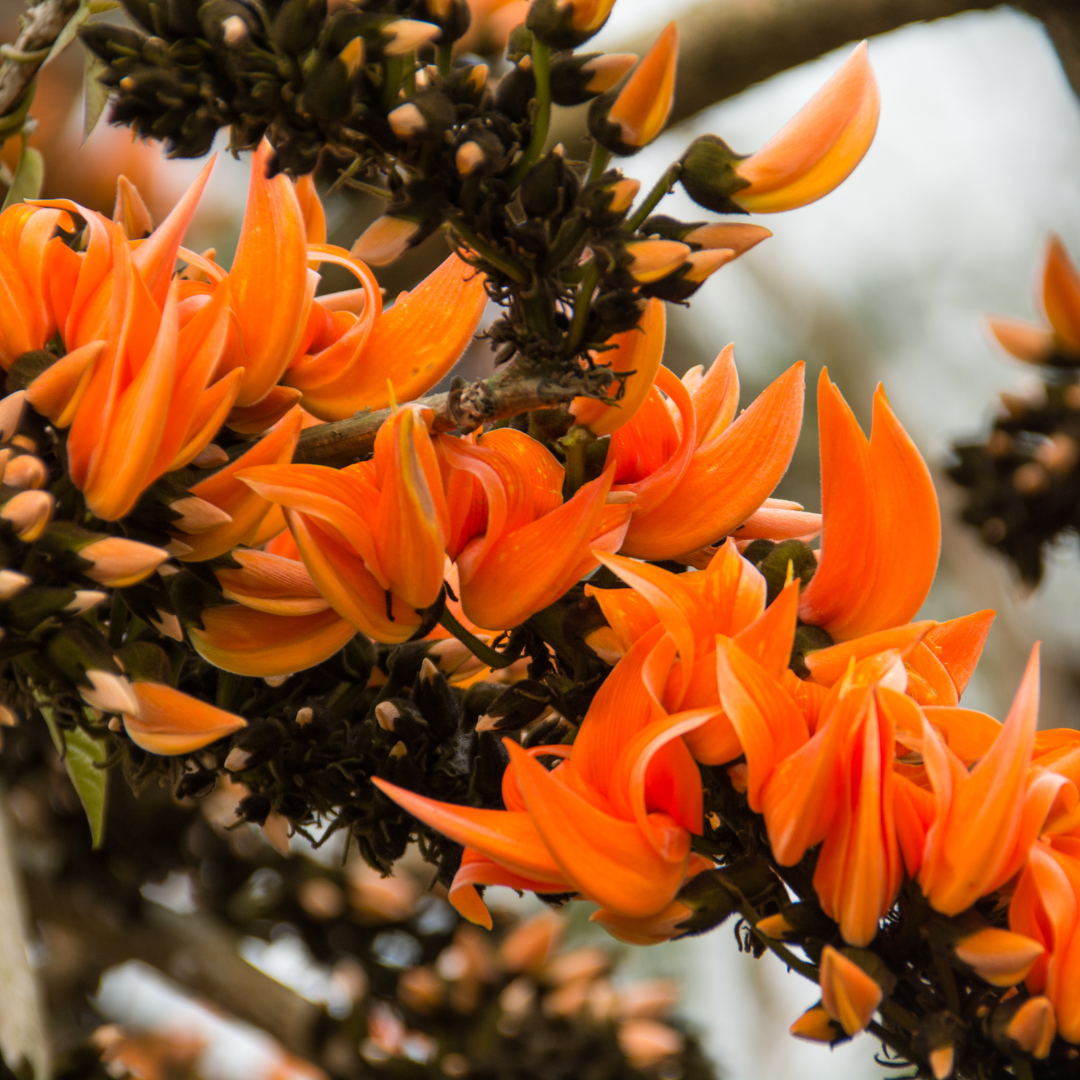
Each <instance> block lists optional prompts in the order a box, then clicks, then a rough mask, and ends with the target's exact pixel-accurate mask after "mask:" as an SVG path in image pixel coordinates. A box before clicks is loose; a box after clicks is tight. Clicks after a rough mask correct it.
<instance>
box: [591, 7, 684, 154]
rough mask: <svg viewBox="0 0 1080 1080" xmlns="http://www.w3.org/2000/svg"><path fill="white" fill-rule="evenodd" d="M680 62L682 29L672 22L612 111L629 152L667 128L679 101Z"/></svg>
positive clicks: (611, 118)
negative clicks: (675, 105) (678, 79)
mask: <svg viewBox="0 0 1080 1080" xmlns="http://www.w3.org/2000/svg"><path fill="white" fill-rule="evenodd" d="M678 61H679V30H678V27H676V25H675V23H673V22H670V23H668V24H667V26H665V27H664V29H663V30H662V31H661V33H660V36H659V37H658V38H657V39H656V41H655V43H654V44H653V47H652V48H651V49H650V50H649V51H648V52H647V53H646V54H645V56H644V57H643V58H642V60H641V63H639V64H638V66H637V67H636V68H635V69H634V72H633V74H632V75H631V76H630V78H629V79H627V80H626V85H625V86H624V87H623V88H622V90H620V91H619V94H618V96H617V97H616V98H615V101H614V103H613V104H612V106H611V108H610V109H609V110H608V114H607V120H608V123H609V124H614V125H615V126H616V127H617V128H618V129H619V138H620V141H621V142H622V143H623V145H624V147H625V148H626V149H627V150H628V152H630V153H633V152H636V151H637V150H639V149H641V147H643V146H647V145H648V144H649V143H651V142H652V141H653V139H655V138H656V136H657V135H659V134H660V132H661V131H663V130H664V125H665V124H666V123H667V119H668V116H670V115H671V106H672V105H673V104H674V103H675V71H676V68H677V67H678Z"/></svg>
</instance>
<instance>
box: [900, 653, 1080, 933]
mask: <svg viewBox="0 0 1080 1080" xmlns="http://www.w3.org/2000/svg"><path fill="white" fill-rule="evenodd" d="M1038 718H1039V647H1038V645H1036V646H1035V648H1033V649H1032V651H1031V658H1030V659H1029V661H1028V666H1027V670H1026V671H1025V673H1024V678H1023V681H1022V682H1021V683H1020V688H1019V690H1017V693H1016V698H1015V699H1014V701H1013V705H1012V708H1011V709H1010V710H1009V715H1008V717H1007V718H1006V720H1005V723H1004V725H1003V726H1002V728H1001V733H1000V735H999V736H998V737H997V739H995V740H994V743H993V745H992V746H991V747H990V748H989V750H988V751H987V752H986V753H985V754H984V755H983V757H982V758H981V759H980V761H979V763H978V764H977V765H976V766H975V768H974V769H972V770H971V772H970V773H968V771H967V769H966V768H965V767H964V765H963V763H962V762H961V761H960V760H959V758H957V757H956V755H955V754H953V753H952V752H951V751H949V749H948V748H947V747H946V746H945V744H944V742H943V741H942V739H941V737H940V736H939V735H938V734H937V733H936V732H935V731H934V729H933V727H931V725H930V722H929V721H928V720H926V719H925V718H924V720H923V738H922V747H921V751H922V755H923V761H924V763H925V765H926V772H927V775H928V776H929V779H930V784H931V786H932V788H933V792H934V799H935V803H936V809H935V820H934V823H933V825H932V826H931V828H930V829H929V831H928V833H927V836H926V844H925V849H924V856H923V861H922V867H921V869H920V870H919V885H920V886H921V888H922V890H923V892H924V893H925V894H926V896H927V898H928V899H929V901H930V904H931V906H932V907H934V908H935V909H936V910H938V911H940V912H942V913H943V914H945V915H956V914H958V913H959V912H961V911H964V910H966V909H967V908H969V907H970V906H971V905H972V904H973V903H975V901H976V900H978V899H979V898H980V897H981V896H986V895H987V894H988V893H991V892H994V891H995V890H996V889H999V888H1000V887H1001V886H1002V885H1004V884H1005V883H1006V882H1007V881H1008V880H1009V879H1010V878H1011V877H1012V876H1013V875H1014V874H1016V873H1017V871H1018V870H1020V869H1021V867H1022V866H1023V865H1024V863H1025V861H1026V860H1027V857H1028V853H1029V852H1030V851H1031V848H1032V845H1033V844H1034V842H1035V839H1036V837H1037V836H1038V835H1039V833H1040V831H1041V830H1042V828H1043V826H1044V824H1045V823H1046V822H1047V819H1048V818H1050V817H1051V816H1052V815H1054V814H1056V813H1059V812H1061V811H1062V810H1066V811H1067V810H1070V809H1072V807H1073V806H1075V804H1076V801H1077V791H1076V788H1075V786H1074V785H1073V784H1072V783H1071V782H1070V781H1069V780H1067V779H1066V778H1065V777H1063V776H1061V775H1059V774H1057V773H1053V772H1048V771H1046V770H1044V769H1041V768H1040V769H1035V770H1033V769H1032V768H1031V763H1032V753H1033V751H1034V748H1035V728H1036V725H1037V723H1038Z"/></svg>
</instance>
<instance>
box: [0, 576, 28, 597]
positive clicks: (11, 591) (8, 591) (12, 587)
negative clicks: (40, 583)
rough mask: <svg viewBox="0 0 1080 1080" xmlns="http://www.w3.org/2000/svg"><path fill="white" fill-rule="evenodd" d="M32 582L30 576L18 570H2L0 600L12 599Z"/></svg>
mask: <svg viewBox="0 0 1080 1080" xmlns="http://www.w3.org/2000/svg"><path fill="white" fill-rule="evenodd" d="M29 584H30V578H28V577H27V576H26V575H25V574H20V573H19V572H18V571H17V570H0V602H3V601H4V600H10V599H11V598H12V597H13V596H18V594H19V593H21V592H22V591H23V589H25V588H26V586H27V585H29Z"/></svg>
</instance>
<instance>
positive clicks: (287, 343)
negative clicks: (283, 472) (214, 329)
mask: <svg viewBox="0 0 1080 1080" xmlns="http://www.w3.org/2000/svg"><path fill="white" fill-rule="evenodd" d="M273 152H274V151H273V148H272V147H271V145H270V143H269V142H268V141H267V140H266V139H263V141H262V143H260V145H259V148H258V149H257V150H256V151H255V153H254V154H253V155H252V158H251V181H250V185H249V188H248V201H247V207H246V209H245V211H244V224H243V228H242V229H241V231H240V240H239V243H238V244H237V248H236V257H235V258H234V259H233V264H232V269H231V270H230V271H229V289H230V293H231V302H232V309H233V311H234V312H235V314H236V318H237V320H238V322H239V325H240V330H241V333H242V335H243V354H242V357H238V358H237V363H236V364H235V366H237V367H240V366H243V367H244V368H245V374H244V383H243V386H242V387H241V390H240V393H239V395H238V396H237V405H239V406H241V407H245V406H248V405H254V404H255V403H256V402H257V401H261V400H262V399H263V398H264V397H265V396H266V395H267V394H268V393H269V392H270V390H271V388H272V387H273V386H274V385H275V384H276V383H277V381H278V379H280V378H281V374H282V372H283V371H284V370H285V368H286V367H287V366H288V363H289V361H290V360H292V358H293V356H294V355H295V353H296V348H297V345H298V344H299V342H300V338H301V336H302V334H303V332H304V327H305V325H306V323H307V316H308V309H309V308H310V307H311V300H312V296H313V295H314V288H313V287H312V283H311V282H310V281H309V277H308V265H307V262H308V255H307V237H306V228H305V224H304V215H303V212H302V211H301V209H300V203H299V202H298V200H297V198H296V190H295V189H294V187H293V184H292V181H291V180H290V179H289V178H288V177H287V176H285V175H284V174H283V173H279V174H278V175H277V176H275V177H274V178H273V179H272V180H271V179H268V178H267V175H266V170H267V167H268V166H269V164H270V159H271V157H272V156H273Z"/></svg>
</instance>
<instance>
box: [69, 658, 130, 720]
mask: <svg viewBox="0 0 1080 1080" xmlns="http://www.w3.org/2000/svg"><path fill="white" fill-rule="evenodd" d="M86 677H87V678H88V679H89V680H90V684H91V687H90V689H86V688H85V687H80V688H79V693H80V694H81V695H82V699H83V701H85V702H86V704H87V705H90V706H91V707H92V708H95V709H100V710H101V711H102V712H107V713H129V714H131V715H133V716H137V715H138V714H139V701H138V698H136V697H135V693H134V691H133V690H132V688H131V683H129V682H128V681H127V679H125V678H124V676H123V675H116V674H114V673H113V672H111V671H100V670H94V669H90V670H88V671H87V672H86Z"/></svg>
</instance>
